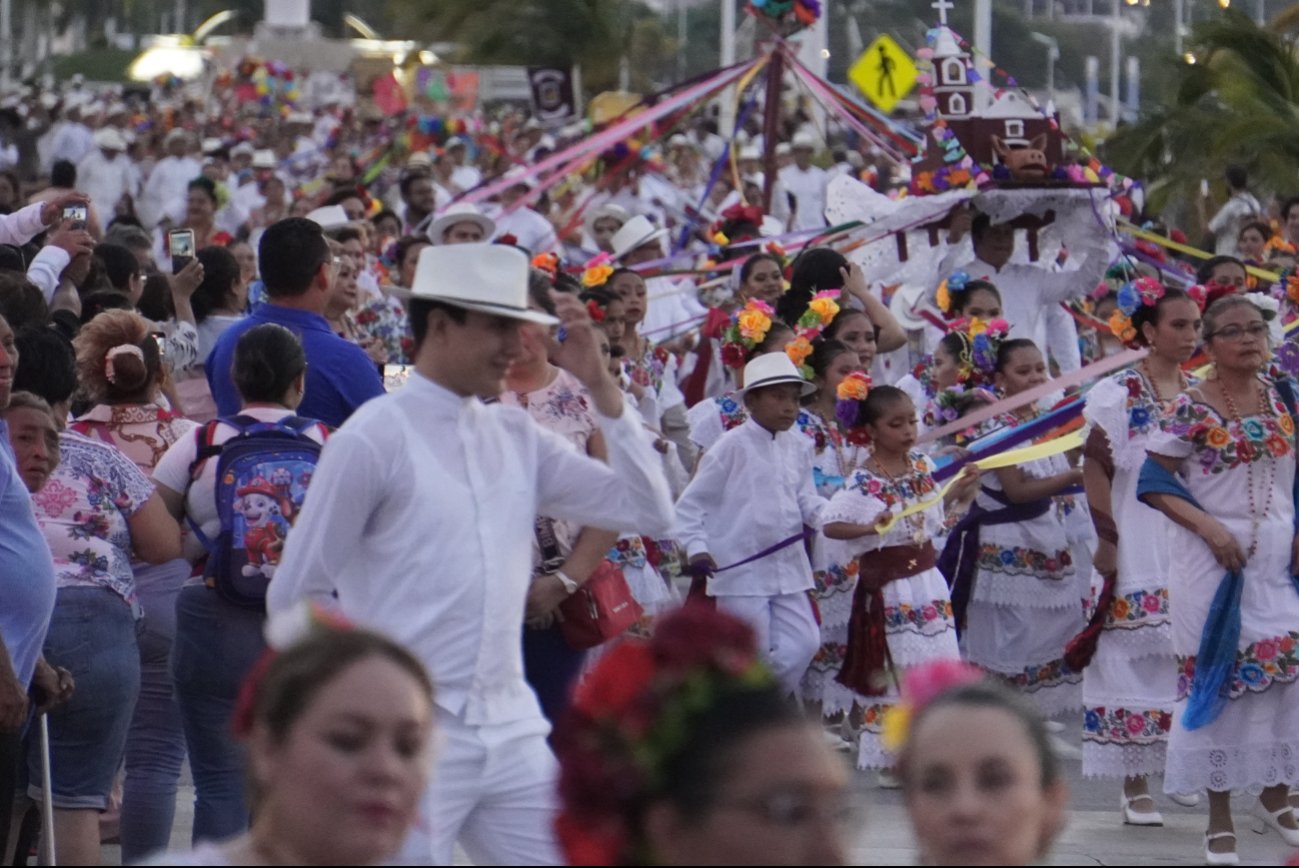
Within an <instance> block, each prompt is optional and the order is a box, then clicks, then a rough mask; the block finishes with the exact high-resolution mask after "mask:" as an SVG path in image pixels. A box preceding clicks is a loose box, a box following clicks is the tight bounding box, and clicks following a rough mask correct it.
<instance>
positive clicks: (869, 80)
mask: <svg viewBox="0 0 1299 868" xmlns="http://www.w3.org/2000/svg"><path fill="white" fill-rule="evenodd" d="M848 79H849V80H850V81H851V82H852V83H853V84H855V85H857V89H858V90H860V91H861V92H862V93H863V94H864V95H865V96H866V98H867V99H869V100H870V101H871V102H873V103H875V105H876V106H878V107H879V108H880V109H881V110H883V111H886V112H891V111H893V109H894V107H895V106H897V104H898V102H899V101H900V100H901V99H902V98H903V97H904V96H906V95H907V94H908V93H910V92H911V88H912V87H914V86H915V83H916V64H915V62H914V61H913V60H912V59H911V56H910V55H908V54H907V52H906V51H905V50H904V49H903V48H902V46H901V45H898V44H897V42H896V41H894V39H893V37H891V36H889V35H887V34H880V36H879V37H878V38H876V40H875V41H874V42H872V43H871V44H870V47H869V48H867V49H866V50H865V51H863V52H862V55H861V57H859V58H857V62H856V63H854V64H853V65H852V67H851V68H850V69H849V70H848Z"/></svg>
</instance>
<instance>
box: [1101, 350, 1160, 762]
mask: <svg viewBox="0 0 1299 868" xmlns="http://www.w3.org/2000/svg"><path fill="white" fill-rule="evenodd" d="M1161 413H1162V409H1161V407H1160V404H1159V400H1158V398H1157V397H1156V396H1155V393H1154V390H1153V389H1152V388H1151V385H1150V382H1149V381H1148V380H1147V379H1146V378H1145V377H1144V376H1142V374H1141V373H1140V372H1139V371H1136V370H1132V369H1129V370H1126V371H1122V372H1120V373H1118V374H1115V375H1114V376H1112V377H1109V378H1107V379H1105V380H1102V381H1101V382H1099V383H1097V384H1096V385H1095V386H1094V387H1093V388H1092V390H1091V391H1090V392H1088V394H1087V405H1086V407H1085V408H1084V410H1083V416H1084V418H1086V420H1087V422H1088V423H1089V424H1090V425H1091V426H1092V427H1093V428H1095V429H1096V430H1099V431H1102V432H1104V434H1105V437H1106V438H1107V440H1108V442H1109V446H1110V456H1111V458H1112V460H1113V462H1114V476H1113V479H1111V481H1110V486H1111V489H1110V490H1111V494H1110V509H1111V513H1112V515H1113V517H1114V524H1115V526H1116V527H1117V528H1118V533H1119V545H1118V558H1117V564H1118V577H1117V579H1116V581H1115V586H1114V601H1113V603H1111V604H1110V607H1109V613H1108V614H1107V615H1106V616H1105V620H1104V622H1103V623H1102V628H1101V635H1100V638H1099V641H1098V642H1097V645H1096V654H1095V656H1094V657H1093V658H1092V662H1091V664H1090V665H1089V666H1088V667H1087V669H1086V670H1085V671H1084V672H1083V759H1082V768H1083V774H1084V775H1085V776H1087V777H1108V778H1116V777H1129V776H1131V777H1139V776H1144V775H1158V774H1163V771H1164V762H1165V759H1166V754H1167V749H1168V730H1169V727H1170V725H1171V723H1172V711H1173V705H1174V703H1175V702H1176V701H1177V675H1176V661H1175V659H1174V657H1173V646H1172V616H1171V614H1170V613H1169V606H1168V576H1169V573H1168V569H1169V557H1170V552H1169V549H1168V540H1169V537H1170V531H1171V528H1172V527H1173V524H1172V522H1171V521H1169V520H1168V519H1167V518H1165V517H1164V515H1163V514H1162V513H1160V512H1158V511H1157V510H1154V509H1151V508H1150V507H1148V506H1146V505H1145V504H1143V503H1141V502H1140V501H1138V500H1137V477H1138V475H1139V474H1140V473H1141V466H1142V465H1143V464H1144V463H1145V460H1146V446H1147V444H1148V443H1149V441H1150V438H1151V435H1152V434H1154V433H1156V432H1157V431H1158V429H1159V417H1160V415H1161ZM1076 566H1078V567H1079V568H1080V569H1083V570H1086V568H1087V565H1086V564H1077V565H1076ZM1091 573H1092V579H1091V588H1092V591H1091V595H1092V600H1091V602H1092V605H1093V606H1094V604H1095V602H1096V600H1097V598H1098V596H1099V594H1100V589H1101V585H1102V584H1103V583H1104V579H1103V578H1102V577H1101V575H1100V574H1099V573H1097V572H1095V571H1094V570H1092V571H1091ZM1088 608H1089V609H1090V608H1092V606H1089V607H1088Z"/></svg>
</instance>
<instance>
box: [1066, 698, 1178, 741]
mask: <svg viewBox="0 0 1299 868" xmlns="http://www.w3.org/2000/svg"><path fill="white" fill-rule="evenodd" d="M1172 727H1173V715H1172V714H1171V713H1169V712H1167V711H1163V710H1162V709H1158V708H1151V709H1146V710H1144V711H1138V710H1135V709H1129V708H1106V707H1104V706H1097V707H1095V708H1088V709H1086V710H1085V711H1084V712H1083V740H1084V741H1091V742H1098V743H1101V744H1153V743H1155V742H1159V741H1164V740H1166V739H1167V738H1168V732H1169V730H1171V729H1172Z"/></svg>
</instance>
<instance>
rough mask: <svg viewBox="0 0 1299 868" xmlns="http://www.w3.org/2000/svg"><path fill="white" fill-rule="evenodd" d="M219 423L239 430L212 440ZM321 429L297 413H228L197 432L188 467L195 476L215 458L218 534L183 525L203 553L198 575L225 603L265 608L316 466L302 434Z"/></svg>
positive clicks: (316, 451)
mask: <svg viewBox="0 0 1299 868" xmlns="http://www.w3.org/2000/svg"><path fill="white" fill-rule="evenodd" d="M221 424H225V425H228V426H230V427H232V428H234V429H236V431H237V433H236V434H235V435H234V436H233V437H231V438H230V439H229V440H227V441H225V442H224V443H219V444H218V443H213V442H212V440H213V437H214V436H215V435H216V430H217V426H218V425H221ZM319 424H320V423H319V422H317V421H316V420H314V419H303V418H300V417H298V416H289V417H287V418H285V419H282V420H281V421H279V422H259V421H257V420H256V419H253V418H251V417H249V416H234V417H231V418H228V419H214V420H212V421H211V422H208V423H207V424H205V425H204V426H203V427H202V428H200V429H198V431H196V432H195V436H196V437H197V438H198V457H197V458H195V459H194V463H193V464H191V465H190V479H191V481H192V480H194V479H196V478H197V476H198V474H199V472H201V470H202V465H203V464H204V462H206V461H208V460H209V459H211V458H214V457H215V458H216V459H217V467H216V492H215V493H216V505H217V515H218V516H219V517H220V519H221V532H220V533H219V534H218V535H217V537H216V539H214V540H213V539H209V538H208V537H207V535H206V534H204V533H203V531H202V529H201V528H199V526H198V525H197V524H196V523H195V522H194V521H193V520H190V522H189V526H190V529H191V530H193V531H194V536H195V538H196V539H197V540H198V541H199V542H200V543H202V544H203V547H204V548H205V549H207V553H208V557H207V566H206V568H205V569H204V571H203V576H204V578H205V579H206V580H207V584H208V585H209V587H212V588H214V589H215V590H216V592H217V593H218V594H220V595H221V597H222V599H224V600H226V601H227V602H229V603H232V604H234V605H236V606H242V607H245V608H249V609H263V610H264V609H265V608H266V587H267V585H269V584H270V581H271V578H272V577H273V576H274V575H275V570H276V568H277V567H278V566H279V563H280V557H281V556H282V555H283V553H284V540H285V539H286V538H287V537H288V533H289V530H290V529H292V527H293V522H294V520H295V519H296V518H297V515H298V513H299V512H300V511H301V509H302V501H303V499H304V498H305V497H306V495H307V486H308V485H310V484H311V477H312V475H313V474H314V473H315V470H316V464H317V463H318V462H319V461H320V449H321V446H320V444H319V443H317V442H316V441H315V440H313V439H311V438H310V437H309V436H307V432H308V431H310V430H311V429H312V428H315V427H316V426H317V425H319Z"/></svg>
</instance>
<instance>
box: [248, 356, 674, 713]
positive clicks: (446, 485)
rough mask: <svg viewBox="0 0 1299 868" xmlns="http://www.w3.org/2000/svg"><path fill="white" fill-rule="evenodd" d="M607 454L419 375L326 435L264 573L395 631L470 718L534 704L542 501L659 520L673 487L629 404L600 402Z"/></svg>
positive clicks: (606, 517) (603, 523) (589, 517)
mask: <svg viewBox="0 0 1299 868" xmlns="http://www.w3.org/2000/svg"><path fill="white" fill-rule="evenodd" d="M597 418H598V419H599V422H600V428H601V430H602V431H603V432H604V436H605V442H606V444H607V446H608V451H609V463H608V464H607V465H605V464H602V463H600V462H599V461H596V460H595V459H592V458H588V457H587V456H585V455H580V454H578V453H577V452H576V451H575V450H574V449H573V448H572V446H571V445H570V444H569V443H568V442H567V441H565V440H564V439H563V438H561V437H560V436H559V435H558V434H555V433H553V432H550V431H546V430H544V429H542V428H541V427H540V426H538V425H537V424H536V423H535V422H533V421H532V420H531V419H530V418H528V416H527V414H526V413H525V412H524V411H522V410H519V409H518V408H515V407H505V406H502V405H500V404H494V405H484V404H483V403H482V402H480V401H478V400H477V399H471V398H461V397H459V396H457V395H455V394H454V393H452V392H450V391H448V390H447V389H445V388H443V387H442V386H439V385H437V384H436V383H434V382H432V381H431V380H428V379H425V378H424V377H423V376H421V375H419V374H415V375H413V376H411V378H410V380H409V381H408V382H407V384H406V385H405V386H404V387H403V388H402V389H401V391H399V392H396V393H394V394H390V395H387V396H385V397H381V398H376V399H375V400H373V401H370V402H368V403H367V404H365V405H364V406H363V407H362V408H361V409H360V410H358V411H357V412H356V413H355V414H353V416H352V417H351V418H350V419H349V420H348V421H347V423H346V424H344V425H343V427H342V428H340V429H339V430H338V431H337V432H336V433H335V434H334V435H333V436H332V437H331V438H330V439H329V444H328V445H327V446H326V447H325V450H324V453H323V455H322V456H321V460H320V464H319V465H318V466H317V468H316V474H315V477H314V479H313V480H312V483H311V489H310V491H309V492H308V494H307V499H306V503H305V505H304V507H303V511H302V514H301V515H300V516H299V518H298V521H297V522H296V524H295V526H294V528H293V531H292V532H291V533H290V534H289V538H288V542H287V544H286V546H285V550H284V558H283V561H282V563H281V564H280V567H279V569H278V570H277V571H276V573H275V577H274V579H273V580H272V581H271V584H270V589H269V591H268V594H267V600H266V603H267V608H268V610H269V611H270V612H271V613H272V614H274V613H276V612H279V611H283V610H284V609H286V608H288V607H290V606H292V605H293V604H294V603H295V602H296V601H297V600H299V599H301V598H303V597H307V598H311V599H314V600H317V601H319V602H321V603H323V604H325V605H329V604H330V595H331V593H332V592H335V591H336V592H337V594H338V599H337V604H336V605H337V607H338V608H339V609H341V611H342V613H343V614H344V615H345V616H347V617H348V618H350V619H351V620H353V621H354V622H357V623H359V624H361V625H365V626H369V627H372V628H375V629H378V630H381V631H382V632H384V633H386V634H387V635H389V636H391V637H393V638H394V639H396V640H398V641H399V642H402V643H404V644H405V645H406V647H408V648H410V649H411V650H412V651H413V652H414V653H415V654H416V655H417V656H418V657H419V658H420V659H421V660H422V661H423V662H424V663H425V665H426V666H428V668H429V672H430V674H431V675H432V678H433V682H434V684H435V685H436V687H437V703H438V705H439V706H440V707H442V708H443V709H445V710H446V711H448V712H449V713H451V714H454V715H463V719H464V720H465V722H466V723H467V724H469V725H471V726H477V725H482V724H488V723H491V724H496V723H506V722H510V721H514V720H523V719H529V718H533V717H537V716H539V715H540V710H539V708H538V706H537V700H536V695H535V694H534V693H533V691H532V689H531V688H530V687H528V685H527V684H526V683H525V682H524V680H523V658H522V652H521V645H520V642H519V634H520V630H521V629H522V625H523V611H524V603H525V600H526V597H527V591H528V583H529V581H530V580H531V578H532V543H533V539H534V533H535V531H534V520H535V518H536V516H537V515H548V516H553V517H555V518H563V519H568V520H570V521H573V522H576V523H577V524H581V525H589V526H594V527H599V528H604V529H607V530H620V531H626V530H635V531H637V532H639V533H646V534H651V535H659V536H666V535H667V533H668V532H669V531H670V529H671V525H672V501H671V497H670V495H669V494H668V488H667V481H666V480H665V479H664V478H663V473H662V471H661V470H660V469H659V464H660V462H659V456H658V453H656V452H655V451H654V450H653V448H652V447H651V446H650V445H649V444H648V443H647V442H646V440H645V437H644V435H643V434H642V433H641V425H640V421H639V420H638V419H637V418H636V414H635V413H633V412H631V411H630V410H629V409H626V408H625V409H624V412H623V414H622V415H621V416H620V417H619V418H617V419H607V418H603V417H599V416H598V414H597Z"/></svg>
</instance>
